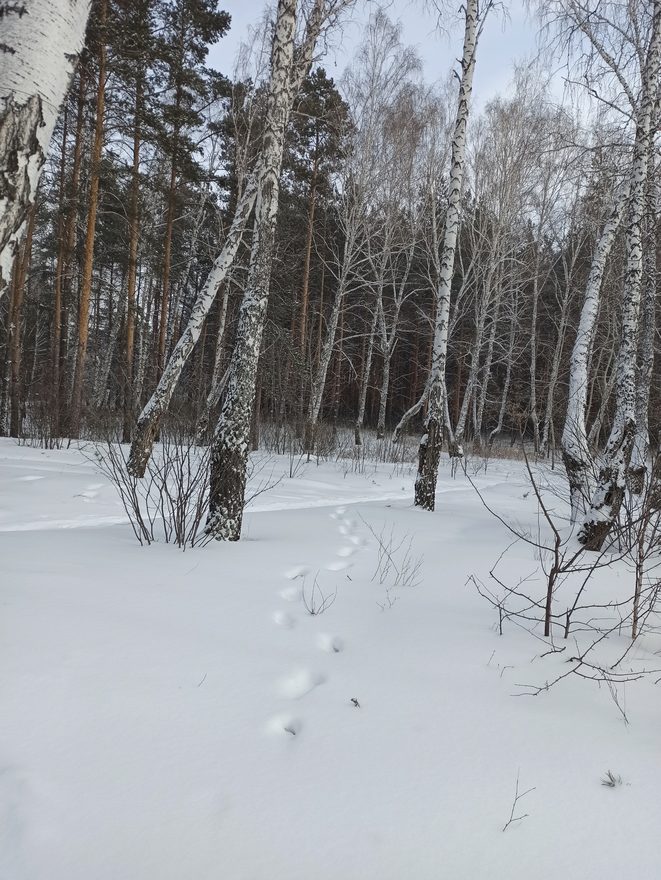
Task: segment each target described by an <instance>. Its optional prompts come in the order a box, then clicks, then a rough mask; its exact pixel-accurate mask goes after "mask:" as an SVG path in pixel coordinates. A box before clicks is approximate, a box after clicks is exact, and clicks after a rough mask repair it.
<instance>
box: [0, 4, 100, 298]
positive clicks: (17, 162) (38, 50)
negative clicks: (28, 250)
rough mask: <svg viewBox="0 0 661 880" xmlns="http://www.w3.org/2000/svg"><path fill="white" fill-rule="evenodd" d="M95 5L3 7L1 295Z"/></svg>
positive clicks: (0, 52) (0, 44)
mask: <svg viewBox="0 0 661 880" xmlns="http://www.w3.org/2000/svg"><path fill="white" fill-rule="evenodd" d="M89 7H90V4H89V0H24V2H21V3H4V4H3V5H2V7H1V8H0V13H2V14H1V15H0V299H1V298H2V296H3V295H4V293H5V291H6V289H7V285H8V284H9V282H10V280H11V269H12V263H13V261H14V257H15V255H16V252H17V249H18V246H19V244H20V241H21V238H22V235H23V232H24V231H25V228H26V224H27V219H28V214H29V211H30V208H31V206H32V205H33V204H34V199H35V194H36V191H37V184H38V183H39V176H40V174H41V170H42V168H43V166H44V162H45V161H46V155H47V153H48V147H49V144H50V139H51V136H52V134H53V129H54V128H55V122H56V121H57V115H58V112H59V109H60V105H61V104H62V101H63V100H64V97H65V95H66V93H67V90H68V88H69V85H70V82H71V77H72V75H73V71H74V68H75V65H76V62H77V60H78V55H79V53H80V51H81V49H82V47H83V40H84V38H85V26H86V24H87V17H88V14H89Z"/></svg>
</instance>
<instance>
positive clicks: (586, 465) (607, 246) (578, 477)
mask: <svg viewBox="0 0 661 880" xmlns="http://www.w3.org/2000/svg"><path fill="white" fill-rule="evenodd" d="M627 196H628V186H622V187H620V188H616V190H615V193H614V195H613V201H614V204H613V207H612V209H611V212H610V215H609V216H608V217H607V219H606V222H605V223H604V226H603V229H602V231H601V233H600V235H599V238H598V241H597V244H596V246H595V249H594V254H593V256H592V265H591V267H590V274H589V277H588V281H587V284H586V287H585V294H584V298H583V306H582V308H581V316H580V320H579V325H578V330H577V333H576V338H575V340H574V346H573V349H572V354H571V361H570V368H569V390H568V396H567V413H566V416H565V424H564V428H563V431H562V440H561V446H562V458H563V462H564V465H565V469H566V471H567V479H568V481H569V490H570V500H571V516H572V521H574V522H575V521H576V520H577V519H578V518H579V517H580V516H581V515H582V514H584V513H585V505H586V502H587V501H588V499H589V497H590V494H591V488H592V487H591V477H592V474H593V471H594V463H593V459H592V454H591V452H590V445H589V443H588V436H587V428H586V423H585V419H586V407H587V399H588V388H589V378H588V377H589V368H590V360H591V355H592V349H593V344H594V336H595V329H596V325H597V314H598V311H599V302H600V294H601V284H602V279H603V277H604V271H605V268H606V261H607V260H608V257H609V255H610V252H611V250H612V247H613V243H614V241H615V236H616V234H617V231H618V228H619V226H620V223H621V222H622V217H623V215H624V210H625V206H626V203H627Z"/></svg>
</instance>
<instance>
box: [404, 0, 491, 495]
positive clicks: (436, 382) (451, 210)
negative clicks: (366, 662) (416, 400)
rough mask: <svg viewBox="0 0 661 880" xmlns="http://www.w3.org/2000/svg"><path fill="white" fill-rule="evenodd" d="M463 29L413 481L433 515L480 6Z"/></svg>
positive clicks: (471, 1) (473, 5)
mask: <svg viewBox="0 0 661 880" xmlns="http://www.w3.org/2000/svg"><path fill="white" fill-rule="evenodd" d="M464 14H465V17H466V24H465V30H464V51H463V55H462V60H461V82H460V85H459V102H458V106H457V117H456V121H455V128H454V135H453V138H452V158H451V166H452V167H451V170H450V191H449V197H448V207H447V214H446V218H445V234H444V238H443V249H442V255H441V265H440V276H439V280H438V287H437V290H436V326H435V330H434V343H433V349H432V363H431V369H430V377H429V397H428V402H429V408H428V411H427V418H426V420H425V433H424V434H423V436H422V438H421V440H420V446H419V450H418V474H417V477H416V481H415V504H416V507H422V508H423V509H424V510H433V509H434V505H435V501H436V480H437V477H438V463H439V459H440V456H441V445H442V439H443V430H442V429H443V421H444V412H443V407H444V394H443V389H444V387H445V364H446V360H447V347H448V319H449V315H450V290H451V285H452V274H453V271H454V257H455V251H456V248H457V235H458V233H459V221H460V215H461V187H462V183H463V178H464V165H465V160H466V126H467V123H468V114H469V107H470V99H471V93H472V89H473V73H474V70H475V57H476V50H477V42H478V37H479V30H478V0H467V3H466V6H465V7H464Z"/></svg>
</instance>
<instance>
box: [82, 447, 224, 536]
mask: <svg viewBox="0 0 661 880" xmlns="http://www.w3.org/2000/svg"><path fill="white" fill-rule="evenodd" d="M89 448H91V450H92V453H91V457H92V458H93V460H94V461H95V462H96V464H97V466H98V468H99V469H100V470H101V472H102V473H103V474H104V475H105V476H106V477H107V478H108V479H109V480H110V482H111V483H112V484H113V486H114V487H115V489H116V490H117V493H118V495H119V498H120V501H121V502H122V506H123V508H124V510H125V511H126V515H127V516H128V518H129V522H130V523H131V527H132V529H133V533H134V534H135V536H136V538H137V539H138V541H139V542H140V543H141V544H151V543H153V542H154V541H157V540H163V541H164V542H165V543H166V544H170V543H172V544H176V545H177V547H181V548H182V549H186V547H193V546H195V545H196V544H200V543H204V541H205V540H206V536H205V535H204V533H203V531H202V529H203V525H204V521H205V519H206V515H207V510H208V475H209V447H207V446H195V445H193V444H190V443H182V442H181V440H180V439H179V438H173V437H172V436H171V435H163V436H162V438H161V442H160V443H159V444H157V446H156V447H155V448H154V453H153V455H152V456H151V458H150V460H149V463H148V465H147V469H146V471H145V475H144V477H143V478H142V479H140V478H138V477H135V476H133V475H132V474H131V473H129V470H128V467H127V465H128V455H129V450H128V447H125V446H122V445H121V444H119V443H113V442H112V441H106V442H105V443H97V444H94V445H93V446H92V447H89Z"/></svg>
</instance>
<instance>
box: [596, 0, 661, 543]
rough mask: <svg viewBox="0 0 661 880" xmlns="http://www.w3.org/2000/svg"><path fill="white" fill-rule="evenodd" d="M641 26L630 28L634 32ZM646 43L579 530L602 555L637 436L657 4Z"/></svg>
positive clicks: (659, 42)
mask: <svg viewBox="0 0 661 880" xmlns="http://www.w3.org/2000/svg"><path fill="white" fill-rule="evenodd" d="M639 24H640V23H639V22H638V21H635V22H634V23H633V26H634V28H635V31H636V33H637V32H638V27H639ZM648 27H649V37H648V39H647V41H646V45H645V46H644V47H643V50H642V52H641V70H640V83H641V85H640V96H639V99H638V101H637V102H635V103H634V108H635V135H634V144H633V159H632V166H631V193H630V196H629V205H628V214H627V223H626V230H625V232H626V267H625V277H624V289H623V297H622V316H621V332H620V347H619V352H618V359H617V379H616V409H615V416H614V420H613V425H612V427H611V432H610V435H609V437H608V441H607V443H606V448H605V450H604V453H603V456H602V460H601V462H600V467H599V476H598V480H597V487H596V490H595V492H594V495H593V497H592V502H591V505H590V509H589V510H588V512H587V514H586V517H585V520H584V523H583V526H582V528H581V531H580V533H579V540H580V542H581V543H582V544H583V545H584V546H585V547H586V549H588V550H600V549H601V547H602V545H603V543H604V541H605V539H606V537H607V535H608V533H609V532H610V530H611V527H612V525H613V523H614V522H615V519H616V518H617V515H618V513H619V510H620V507H621V505H622V500H623V498H624V492H625V488H626V475H627V469H628V467H629V462H630V459H631V450H632V446H633V442H634V438H635V433H636V378H637V377H636V352H637V343H638V323H639V310H640V299H641V284H642V275H643V251H642V232H643V220H644V216H645V190H646V183H647V174H648V167H649V164H650V162H651V161H653V160H652V145H653V138H652V131H651V124H652V116H653V113H654V108H655V105H656V101H657V96H658V84H659V64H660V60H661V0H655V2H654V3H653V5H652V7H651V9H650V15H649V18H648Z"/></svg>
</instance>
